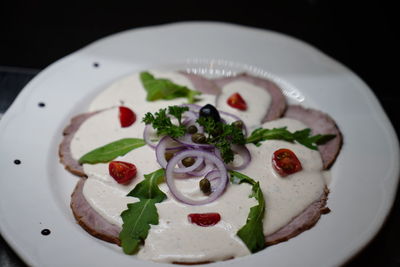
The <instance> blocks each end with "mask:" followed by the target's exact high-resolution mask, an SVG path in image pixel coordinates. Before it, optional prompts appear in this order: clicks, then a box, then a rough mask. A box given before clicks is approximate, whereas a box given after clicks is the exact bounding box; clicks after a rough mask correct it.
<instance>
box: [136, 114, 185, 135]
mask: <svg viewBox="0 0 400 267" xmlns="http://www.w3.org/2000/svg"><path fill="white" fill-rule="evenodd" d="M188 110H189V108H188V107H180V106H169V107H168V114H169V115H171V116H174V117H175V118H177V120H178V123H179V125H175V124H173V123H172V121H171V118H170V116H168V114H167V109H165V108H162V109H160V110H159V111H158V112H156V113H155V114H154V115H153V114H151V113H150V112H148V113H146V114H145V115H144V117H143V119H142V121H143V122H144V123H145V124H151V125H152V126H153V128H154V129H156V130H157V135H159V136H164V135H168V136H170V137H172V138H178V137H181V136H184V135H185V133H186V127H185V126H184V125H182V122H181V120H182V114H183V113H184V112H185V111H188Z"/></svg>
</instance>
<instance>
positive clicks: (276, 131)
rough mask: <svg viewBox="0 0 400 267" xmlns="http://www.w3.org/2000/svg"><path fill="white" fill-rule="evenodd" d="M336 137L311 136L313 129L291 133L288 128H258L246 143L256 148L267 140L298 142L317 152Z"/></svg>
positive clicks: (332, 135) (324, 135)
mask: <svg viewBox="0 0 400 267" xmlns="http://www.w3.org/2000/svg"><path fill="white" fill-rule="evenodd" d="M335 136H336V135H334V134H323V135H321V134H317V135H311V129H310V128H306V129H303V130H300V131H295V132H293V133H292V132H290V131H288V130H287V129H286V127H282V128H273V129H263V128H258V129H256V130H254V131H253V132H252V133H251V135H250V136H249V137H248V138H247V139H246V143H248V144H249V143H253V144H255V145H256V146H260V145H261V142H262V141H266V140H272V139H275V140H284V141H287V142H295V141H297V142H298V143H299V144H302V145H304V146H306V147H308V148H310V149H313V150H317V149H318V147H317V146H318V145H322V144H325V143H326V142H328V141H329V140H331V139H333V138H334V137H335Z"/></svg>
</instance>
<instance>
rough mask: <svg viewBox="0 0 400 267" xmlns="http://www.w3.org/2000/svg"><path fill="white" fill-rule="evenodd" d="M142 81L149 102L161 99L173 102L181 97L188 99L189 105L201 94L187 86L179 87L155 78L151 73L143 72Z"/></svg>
mask: <svg viewBox="0 0 400 267" xmlns="http://www.w3.org/2000/svg"><path fill="white" fill-rule="evenodd" d="M140 80H141V81H142V84H143V87H144V89H145V90H146V91H147V98H146V100H147V101H155V100H159V99H164V100H171V99H175V98H179V97H186V98H187V99H188V102H189V103H194V102H195V101H196V96H197V95H200V94H201V93H200V92H198V91H194V90H191V89H189V88H188V87H186V86H182V85H178V84H175V83H173V82H171V81H170V80H168V79H162V78H159V79H157V78H155V77H154V76H153V75H152V74H150V73H149V72H147V71H145V72H141V73H140Z"/></svg>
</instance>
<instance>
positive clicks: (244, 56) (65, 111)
mask: <svg viewBox="0 0 400 267" xmlns="http://www.w3.org/2000/svg"><path fill="white" fill-rule="evenodd" d="M94 63H98V64H99V65H98V67H95V66H94ZM149 67H167V68H180V69H182V68H184V69H188V70H195V71H198V72H204V73H206V74H209V75H222V74H223V75H227V74H229V73H230V71H231V72H237V71H248V72H252V73H254V74H257V75H264V76H271V77H274V78H278V82H279V83H280V84H281V85H283V86H284V87H285V89H286V92H287V93H288V94H289V95H290V97H291V99H292V101H300V102H303V104H304V105H308V106H312V107H314V108H317V109H320V110H323V111H325V112H327V113H329V114H330V115H331V116H332V117H333V118H335V120H336V121H337V123H338V125H339V127H340V129H341V130H342V132H343V135H344V146H343V149H342V152H341V154H340V156H339V158H338V160H337V161H336V163H335V165H334V167H333V169H332V175H333V179H332V182H331V184H330V189H331V193H330V195H329V201H328V206H329V207H330V208H331V210H332V212H331V213H330V214H328V215H325V216H322V218H321V220H320V221H319V222H318V224H317V225H316V226H315V227H314V228H312V229H311V230H310V231H306V232H304V233H303V234H301V235H300V236H298V237H296V238H293V239H292V240H290V241H289V242H284V243H281V244H278V245H276V246H273V247H270V248H268V249H265V250H263V251H261V252H259V253H256V254H254V255H251V256H248V257H243V258H239V259H234V260H231V261H227V262H219V263H215V264H211V265H208V266H248V267H249V266H260V265H261V263H262V264H263V265H269V266H294V265H296V266H335V265H340V264H342V263H344V262H345V261H346V260H348V259H349V258H350V257H351V256H352V255H354V254H355V253H356V252H357V251H359V250H360V249H361V248H362V247H363V246H365V245H366V244H367V242H368V241H369V240H371V238H372V237H373V236H374V235H375V234H376V233H377V231H378V230H379V228H380V227H381V225H382V223H383V221H384V219H385V217H386V216H387V214H388V211H389V209H390V207H391V205H392V203H393V198H394V195H395V192H396V188H397V183H398V174H399V153H398V152H399V151H398V141H397V139H396V136H395V133H394V130H393V128H392V126H391V124H390V122H389V121H388V118H387V117H386V115H385V114H384V112H383V110H382V108H381V106H380V105H379V103H378V101H377V100H376V98H375V97H374V95H373V94H372V93H371V90H370V89H369V88H368V87H367V86H366V85H365V83H363V82H362V81H361V80H360V79H359V78H358V77H357V76H356V75H354V74H353V73H352V72H351V71H349V70H348V69H347V68H345V67H344V66H342V65H340V64H339V63H337V62H336V61H334V60H332V59H331V58H329V57H327V56H325V55H324V54H322V53H321V52H319V51H317V50H316V49H314V48H312V47H310V46H309V45H307V44H305V43H303V42H300V41H298V40H295V39H293V38H290V37H287V36H283V35H281V34H277V33H273V32H269V31H264V30H256V29H251V28H245V27H240V26H234V25H228V24H222V23H178V24H171V25H165V26H157V27H150V28H143V29H137V30H132V31H127V32H123V33H119V34H116V35H113V36H110V37H107V38H105V39H102V40H100V41H98V42H95V43H93V44H91V45H89V46H88V47H85V48H83V49H81V50H79V51H77V52H75V53H73V54H71V55H69V56H67V57H65V58H63V59H61V60H59V61H57V62H56V63H54V64H52V65H51V66H49V67H48V68H46V69H45V70H44V71H42V72H41V73H40V74H39V75H37V76H36V77H35V78H34V79H33V81H31V82H30V83H29V84H28V85H27V86H26V87H25V88H24V90H23V91H22V93H21V94H20V95H19V96H18V98H17V100H16V101H15V102H14V103H13V105H12V106H11V108H10V109H9V110H8V111H7V113H6V114H5V115H4V117H3V118H2V119H1V121H0V149H1V150H0V170H1V173H0V176H1V177H0V195H1V202H0V214H1V219H0V229H1V234H2V235H3V236H4V238H5V239H6V240H7V241H8V242H9V243H10V245H11V246H12V247H13V248H14V249H15V250H16V251H17V253H18V254H19V255H20V256H21V257H22V258H23V259H24V260H25V261H26V262H27V263H28V264H30V265H34V266H113V265H118V266H154V265H158V264H156V263H152V262H145V261H139V260H137V259H136V258H135V257H130V256H126V255H124V254H123V253H122V252H121V251H120V249H119V248H118V247H117V246H115V245H111V244H108V243H105V242H102V241H99V240H97V239H95V238H93V237H91V236H89V235H88V234H87V233H86V232H85V231H83V230H82V229H81V228H80V227H79V226H78V225H77V224H76V223H75V221H74V219H73V217H72V214H71V211H70V208H69V201H70V194H71V192H72V190H73V186H74V185H75V183H76V182H77V180H78V178H76V177H74V176H72V175H70V174H69V173H67V172H66V171H65V170H64V169H63V167H62V166H61V165H60V164H59V163H58V155H57V149H58V144H59V142H60V140H61V132H62V129H63V127H64V126H65V125H66V124H67V123H68V121H69V119H70V118H71V117H72V116H73V115H75V114H78V113H80V112H84V111H85V109H86V107H87V104H88V102H89V101H90V99H91V98H92V97H93V96H94V95H95V94H96V93H98V92H99V91H100V90H102V89H103V88H104V87H105V86H107V85H108V84H110V83H111V82H112V81H115V80H116V79H119V78H120V77H122V76H124V75H126V74H128V73H130V72H133V71H138V70H143V69H146V68H149ZM39 102H43V103H45V106H44V107H40V106H38V103H39ZM16 159H18V160H20V161H21V164H19V165H17V164H15V163H14V160H16ZM45 228H48V229H50V230H51V234H50V235H48V236H43V235H41V230H42V229H45ZM162 266H165V265H162Z"/></svg>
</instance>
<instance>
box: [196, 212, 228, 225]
mask: <svg viewBox="0 0 400 267" xmlns="http://www.w3.org/2000/svg"><path fill="white" fill-rule="evenodd" d="M188 220H189V222H191V223H195V224H197V225H198V226H203V227H207V226H213V225H215V224H217V223H218V222H219V221H220V220H221V215H219V213H216V212H211V213H190V214H189V215H188Z"/></svg>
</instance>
